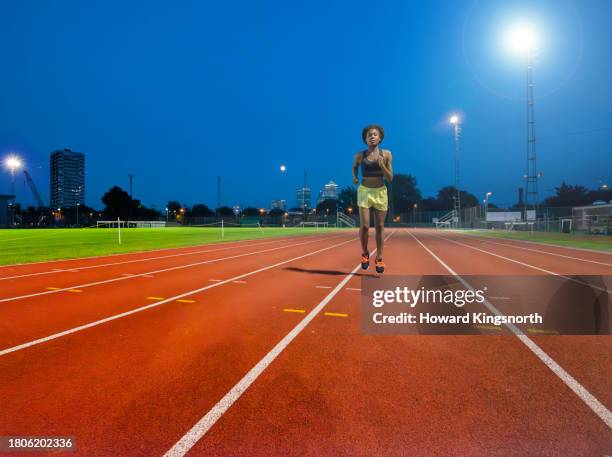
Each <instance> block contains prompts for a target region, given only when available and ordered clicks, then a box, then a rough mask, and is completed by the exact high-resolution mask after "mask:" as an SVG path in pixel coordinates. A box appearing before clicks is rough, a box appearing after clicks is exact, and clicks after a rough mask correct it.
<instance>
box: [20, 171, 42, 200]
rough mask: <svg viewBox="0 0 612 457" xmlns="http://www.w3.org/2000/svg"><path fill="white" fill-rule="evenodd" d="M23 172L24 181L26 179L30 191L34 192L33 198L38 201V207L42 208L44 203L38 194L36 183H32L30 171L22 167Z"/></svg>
mask: <svg viewBox="0 0 612 457" xmlns="http://www.w3.org/2000/svg"><path fill="white" fill-rule="evenodd" d="M23 174H24V175H25V177H26V181H28V185H29V186H30V189H31V190H32V193H33V194H34V198H35V199H36V203H38V207H39V208H43V207H44V206H45V204H44V202H43V200H42V198H40V194H39V193H38V189H36V185H35V184H34V181H32V177H31V176H30V173H28V170H26V169H24V170H23Z"/></svg>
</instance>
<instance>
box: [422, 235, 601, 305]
mask: <svg viewBox="0 0 612 457" xmlns="http://www.w3.org/2000/svg"><path fill="white" fill-rule="evenodd" d="M411 235H412V233H411ZM412 236H414V235H412ZM433 236H434V237H436V238H441V239H443V240H446V241H449V242H451V243H455V244H458V245H459V246H465V247H466V248H470V249H474V250H476V251H480V252H484V253H485V254H488V255H492V256H494V257H499V258H500V259H504V260H507V261H508V262H514V263H516V264H519V265H523V266H524V267H528V268H533V269H534V270H538V271H541V272H543V273H546V274H549V275H553V276H558V277H560V278H563V279H567V280H569V281H572V282H576V283H578V284H582V285H583V286H587V287H592V288H593V289H597V290H600V291H602V292H606V293H607V294H610V295H612V290H608V289H607V288H605V287H599V286H596V285H594V284H588V283H586V282H584V281H580V280H578V279H575V278H572V277H571V276H565V275H562V274H560V273H555V272H554V271H550V270H546V269H544V268H540V267H536V266H535V265H531V264H529V263H525V262H521V261H520V260H515V259H511V258H510V257H505V256H503V255H500V254H495V253H494V252H489V251H485V250H484V249H480V248H477V247H476V246H472V245H470V244H465V243H461V242H459V241H455V240H452V239H450V238H446V237H443V236H439V235H433ZM585 276H587V275H585Z"/></svg>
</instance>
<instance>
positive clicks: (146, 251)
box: [0, 233, 319, 268]
mask: <svg viewBox="0 0 612 457" xmlns="http://www.w3.org/2000/svg"><path fill="white" fill-rule="evenodd" d="M317 235H319V234H318V233H305V234H302V233H296V234H295V235H287V234H284V235H280V236H269V237H266V239H274V240H279V239H281V240H282V239H287V238H299V237H309V236H317ZM261 239H262V238H245V239H244V240H236V241H223V240H216V241H209V242H207V243H200V244H192V245H189V246H175V247H170V248H161V249H145V250H143V251H128V252H117V253H115V254H103V255H94V256H90V257H70V258H67V259H53V260H41V261H40V262H26V263H12V264H8V265H0V268H11V267H23V266H30V265H42V264H45V263H58V262H77V261H80V260H89V259H101V258H105V257H117V256H120V255H136V254H148V253H150V252H161V251H174V250H177V249H191V248H198V247H202V246H208V245H212V244H215V245H216V244H223V245H227V244H232V243H246V242H249V241H260V240H261Z"/></svg>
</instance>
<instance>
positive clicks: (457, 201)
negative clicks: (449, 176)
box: [449, 114, 461, 226]
mask: <svg viewBox="0 0 612 457" xmlns="http://www.w3.org/2000/svg"><path fill="white" fill-rule="evenodd" d="M449 122H450V123H451V124H452V126H453V130H454V132H455V192H456V196H455V198H454V199H453V200H454V202H453V210H454V211H455V217H456V221H457V222H456V224H457V226H459V225H460V224H461V197H460V193H459V137H460V135H461V125H460V124H461V121H460V119H459V116H458V115H456V114H453V115H452V116H451V117H450V119H449Z"/></svg>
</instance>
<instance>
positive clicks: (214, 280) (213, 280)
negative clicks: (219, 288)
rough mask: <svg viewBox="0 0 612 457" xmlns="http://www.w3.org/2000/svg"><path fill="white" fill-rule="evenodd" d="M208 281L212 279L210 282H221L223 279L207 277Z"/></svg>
mask: <svg viewBox="0 0 612 457" xmlns="http://www.w3.org/2000/svg"><path fill="white" fill-rule="evenodd" d="M209 281H212V282H221V281H223V280H222V279H209Z"/></svg>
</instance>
